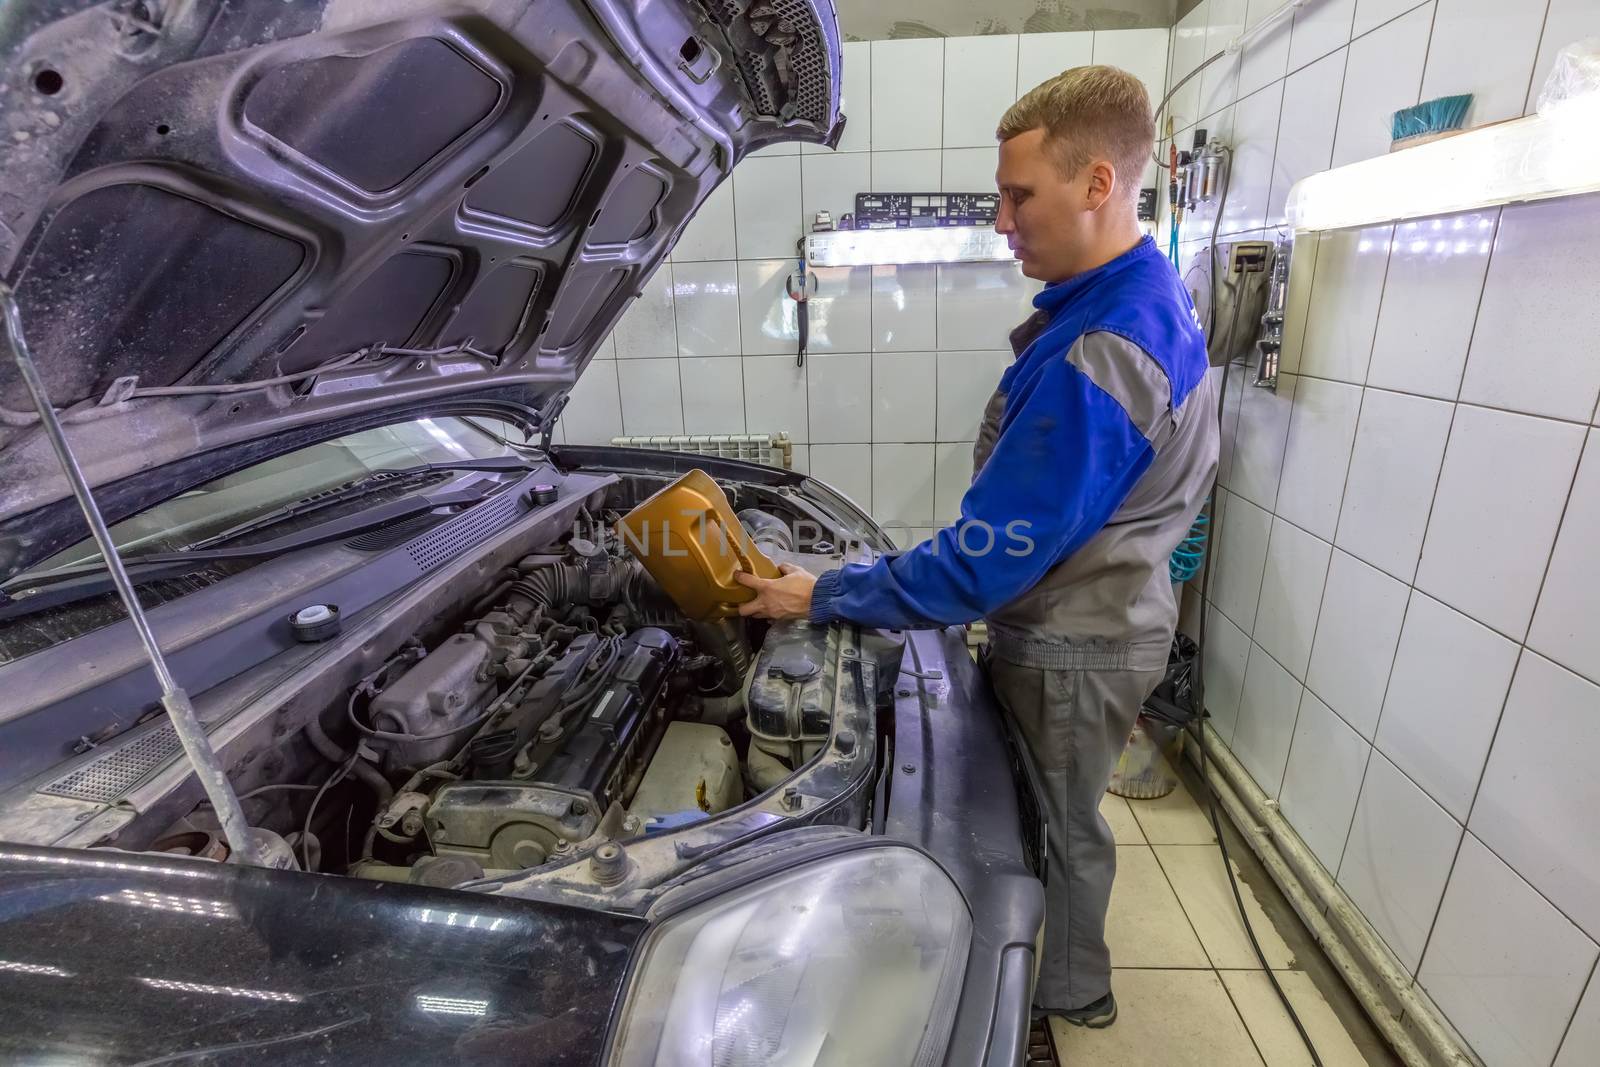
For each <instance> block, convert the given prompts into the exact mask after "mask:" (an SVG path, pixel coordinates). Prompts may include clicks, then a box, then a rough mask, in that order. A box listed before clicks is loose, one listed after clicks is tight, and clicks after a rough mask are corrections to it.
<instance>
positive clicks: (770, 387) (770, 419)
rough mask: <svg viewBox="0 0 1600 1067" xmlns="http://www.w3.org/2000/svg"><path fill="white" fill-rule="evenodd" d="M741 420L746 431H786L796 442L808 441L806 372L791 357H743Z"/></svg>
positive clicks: (809, 438)
mask: <svg viewBox="0 0 1600 1067" xmlns="http://www.w3.org/2000/svg"><path fill="white" fill-rule="evenodd" d="M744 422H745V426H746V431H745V432H746V433H784V432H787V433H788V434H789V437H790V439H791V440H793V441H795V442H797V443H801V444H805V443H809V442H810V440H811V437H810V430H809V420H808V418H807V408H806V372H805V368H804V367H796V366H795V365H794V357H793V356H746V357H745V360H744ZM812 461H813V462H815V456H813V460H812Z"/></svg>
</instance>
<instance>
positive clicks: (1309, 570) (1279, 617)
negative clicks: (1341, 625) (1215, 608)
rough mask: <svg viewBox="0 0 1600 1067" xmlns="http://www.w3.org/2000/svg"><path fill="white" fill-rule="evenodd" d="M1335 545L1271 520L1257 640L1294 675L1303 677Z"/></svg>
mask: <svg viewBox="0 0 1600 1067" xmlns="http://www.w3.org/2000/svg"><path fill="white" fill-rule="evenodd" d="M1332 551H1333V546H1332V545H1330V544H1328V542H1326V541H1323V540H1320V539H1318V538H1316V537H1313V536H1312V535H1311V534H1308V533H1306V532H1305V531H1304V530H1302V529H1300V528H1299V527H1298V526H1293V525H1291V524H1289V523H1287V522H1284V521H1283V520H1282V519H1274V520H1273V523H1272V539H1271V541H1270V542H1268V544H1267V561H1266V566H1265V568H1264V569H1263V571H1262V577H1261V600H1260V603H1259V604H1258V605H1257V607H1256V621H1255V629H1254V631H1253V633H1254V634H1255V639H1256V641H1257V642H1258V643H1259V644H1260V645H1261V646H1262V647H1263V648H1265V649H1266V650H1267V651H1268V652H1270V653H1272V656H1273V658H1274V659H1276V660H1277V661H1278V662H1279V663H1281V664H1283V665H1284V666H1285V667H1287V668H1288V669H1289V672H1290V673H1291V674H1293V675H1294V676H1295V677H1296V678H1299V679H1304V678H1305V676H1306V665H1307V663H1309V662H1310V660H1311V638H1312V635H1313V634H1314V633H1315V632H1316V627H1317V609H1318V607H1319V606H1320V605H1321V603H1322V586H1323V582H1324V581H1326V579H1327V576H1328V556H1329V553H1331V552H1332Z"/></svg>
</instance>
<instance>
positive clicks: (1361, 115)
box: [1333, 4, 1433, 167]
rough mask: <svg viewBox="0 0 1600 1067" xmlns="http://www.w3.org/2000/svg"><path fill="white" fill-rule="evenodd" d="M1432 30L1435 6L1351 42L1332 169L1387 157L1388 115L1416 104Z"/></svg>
mask: <svg viewBox="0 0 1600 1067" xmlns="http://www.w3.org/2000/svg"><path fill="white" fill-rule="evenodd" d="M1432 27H1433V5H1432V4H1426V5H1424V6H1422V7H1419V8H1417V9H1416V10H1415V11H1412V12H1411V13H1410V14H1407V15H1403V16H1401V17H1400V18H1397V19H1395V20H1394V21H1393V22H1391V23H1389V24H1388V25H1386V26H1384V27H1382V28H1381V29H1378V30H1374V31H1373V32H1372V33H1370V34H1368V35H1367V36H1365V37H1362V38H1359V39H1357V40H1355V41H1352V42H1351V43H1350V49H1349V52H1348V54H1347V57H1346V59H1345V68H1344V96H1343V98H1342V99H1341V100H1340V102H1339V129H1338V133H1336V134H1335V135H1334V139H1333V165H1334V166H1336V167H1342V166H1344V165H1345V164H1346V163H1354V162H1356V161H1357V160H1362V159H1372V158H1374V157H1376V156H1381V155H1385V154H1387V153H1388V151H1389V134H1390V132H1391V128H1392V127H1391V124H1390V117H1391V116H1392V115H1393V114H1394V113H1395V112H1396V111H1399V110H1400V109H1401V108H1403V107H1410V106H1411V105H1412V104H1415V103H1416V102H1417V93H1418V92H1419V91H1420V90H1421V87H1422V62H1423V59H1424V58H1425V57H1426V56H1427V54H1428V33H1429V31H1430V30H1431V29H1432Z"/></svg>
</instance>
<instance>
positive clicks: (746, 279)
mask: <svg viewBox="0 0 1600 1067" xmlns="http://www.w3.org/2000/svg"><path fill="white" fill-rule="evenodd" d="M1241 6H1242V5H1241ZM1201 29H1202V31H1203V30H1204V27H1203V26H1202V27H1201ZM1169 36H1170V35H1169V32H1168V31H1167V30H1164V29H1154V30H1151V29H1144V30H1117V31H1107V32H1082V33H1051V34H1027V35H1023V36H1016V35H1011V36H985V37H970V38H959V37H956V38H949V39H945V40H906V41H873V42H870V43H859V44H847V45H845V50H844V70H845V74H844V85H843V96H844V111H845V114H846V115H848V116H849V123H848V124H847V126H846V128H845V134H844V137H843V140H842V141H841V142H840V146H839V149H838V151H829V150H827V149H822V148H815V147H813V146H805V147H804V148H803V149H799V148H796V147H795V146H793V145H784V146H780V147H777V148H772V149H767V150H765V151H762V152H760V153H757V154H756V155H755V156H753V157H751V158H749V159H746V160H745V161H744V162H742V163H741V164H740V165H739V166H738V168H737V169H736V171H735V173H734V175H733V178H732V180H731V181H728V182H725V183H724V184H723V185H722V186H721V187H720V188H719V189H718V190H717V191H716V192H715V193H714V194H713V195H712V196H711V198H710V199H709V200H708V201H707V202H706V204H705V205H704V206H703V207H702V208H701V210H700V212H699V213H698V214H697V215H696V217H695V218H694V219H693V220H692V221H691V222H690V224H689V226H688V228H687V229H686V231H685V233H684V236H683V238H682V239H681V240H680V241H679V243H678V245H677V247H676V248H675V249H674V251H673V254H672V259H671V262H669V263H666V264H663V265H662V267H661V268H660V270H659V271H658V272H657V274H656V276H655V277H654V278H652V279H651V280H650V282H649V283H648V284H647V285H646V286H645V289H644V292H643V293H641V294H640V296H639V299H638V301H637V302H636V303H635V305H634V306H633V307H632V308H631V309H630V310H629V312H628V314H627V315H626V316H625V317H624V319H623V320H622V322H621V323H620V324H619V325H618V327H617V329H616V330H615V331H614V333H613V336H612V339H611V340H610V341H608V342H607V343H606V345H604V346H603V347H602V349H601V352H600V353H599V356H598V358H597V359H596V361H595V363H594V364H593V365H592V366H591V367H590V368H589V370H588V372H587V373H586V374H585V375H584V377H583V379H582V380H581V381H580V383H579V384H578V387H577V388H576V389H575V390H574V393H573V397H572V401H571V404H570V405H569V407H568V408H567V413H566V415H565V416H564V418H563V420H562V422H563V426H562V427H561V433H563V434H564V435H565V438H564V439H565V440H568V441H572V442H575V443H606V442H609V441H610V439H611V438H612V437H613V436H617V435H619V434H630V435H632V434H655V433H690V434H701V433H745V432H749V433H763V432H777V431H788V433H789V435H790V437H791V438H792V439H793V440H794V441H795V442H796V443H797V445H798V446H799V447H797V448H796V450H795V464H796V466H797V467H800V468H801V469H805V467H806V466H807V465H808V464H809V467H810V470H811V472H812V473H813V474H815V475H817V476H818V477H820V478H823V479H825V480H827V481H829V482H831V483H833V484H834V485H836V486H837V487H839V488H841V489H843V490H844V491H845V492H846V493H847V494H849V495H850V496H851V497H852V498H853V499H855V500H856V501H857V502H858V503H860V504H862V505H863V506H865V507H867V508H869V509H870V510H872V511H873V512H874V514H875V516H876V517H877V518H878V519H879V521H880V522H894V523H898V524H901V525H902V526H903V527H905V529H903V530H901V531H897V530H894V529H891V531H890V532H891V534H892V535H894V536H895V537H896V539H897V540H899V541H903V542H909V541H911V540H914V539H916V538H917V537H919V536H922V535H925V534H926V532H927V530H928V529H929V528H930V527H934V526H936V525H937V524H940V523H943V522H946V521H948V520H950V519H951V518H953V517H954V516H955V515H956V514H957V508H958V506H959V504H960V500H961V491H962V489H964V487H965V485H966V484H967V482H968V481H970V479H971V474H972V461H971V453H972V446H971V442H972V440H973V438H974V436H975V434H976V431H977V426H978V421H979V417H980V415H981V414H982V411H983V405H984V403H985V401H986V400H987V399H988V397H989V394H990V393H991V392H992V391H993V389H994V387H995V385H996V383H997V382H998V381H999V379H1000V375H1001V373H1002V372H1003V371H1004V370H1005V368H1006V366H1007V365H1008V364H1009V363H1010V360H1011V352H1010V350H1009V348H1008V347H1007V341H1006V334H1007V333H1008V332H1009V330H1010V328H1011V327H1012V326H1014V325H1015V324H1016V323H1018V322H1020V321H1021V320H1022V319H1023V318H1025V317H1026V316H1027V315H1028V314H1029V313H1030V312H1031V311H1032V304H1031V301H1032V298H1033V294H1034V293H1035V292H1037V291H1038V284H1037V283H1035V282H1031V281H1029V280H1028V279H1026V278H1024V277H1023V276H1022V274H1021V272H1020V270H1019V269H1018V268H1017V267H1016V266H1015V265H1013V264H954V265H947V266H939V267H935V266H931V265H930V266H907V267H900V266H879V267H870V268H859V269H855V270H841V269H824V270H817V271H816V272H815V273H816V274H817V276H818V289H817V292H816V295H815V296H814V297H813V298H812V300H811V304H810V339H811V343H810V355H809V356H808V357H807V359H806V365H805V366H804V367H796V366H795V347H796V342H797V340H798V325H797V321H796V317H795V305H794V303H793V302H792V301H791V300H789V299H788V297H787V296H786V294H785V291H784V282H785V280H786V279H787V278H788V277H789V275H790V273H791V272H792V271H793V270H794V267H795V259H794V257H795V245H796V242H797V241H798V239H799V238H800V236H801V233H802V227H803V226H807V225H808V223H809V220H810V219H811V217H812V216H813V215H814V214H815V213H816V212H817V211H819V210H826V211H830V212H832V213H833V215H834V217H835V218H837V217H838V216H840V215H842V214H844V213H845V212H848V211H853V210H854V206H855V194H856V193H858V192H871V191H878V192H895V191H901V192H915V191H939V190H943V191H951V192H962V191H979V192H984V191H990V190H992V189H993V187H994V168H995V162H996V147H995V140H994V129H995V126H996V124H997V123H998V122H999V119H1000V116H1001V115H1002V114H1003V113H1004V111H1005V109H1006V108H1007V107H1009V106H1010V105H1011V103H1012V102H1013V101H1014V100H1016V99H1017V97H1018V96H1019V95H1021V94H1022V93H1023V92H1026V91H1027V90H1028V89H1031V88H1032V87H1033V86H1034V85H1036V84H1038V83H1039V82H1040V81H1042V80H1044V79H1045V78H1047V77H1049V76H1051V75H1053V74H1056V73H1059V72H1060V71H1062V70H1064V69H1066V68H1068V67H1072V66H1078V65H1081V64H1085V63H1091V62H1094V63H1110V64H1113V65H1115V66H1120V67H1123V68H1124V69H1127V70H1130V71H1132V72H1133V73H1135V74H1137V75H1138V76H1139V77H1140V78H1142V79H1143V80H1144V81H1145V83H1146V85H1147V86H1148V88H1149V91H1150V93H1151V95H1152V97H1154V98H1155V99H1157V100H1159V99H1160V96H1161V92H1162V89H1163V85H1164V77H1165V68H1166V62H1167V52H1168V38H1169ZM1272 122H1273V126H1274V128H1276V122H1277V118H1276V116H1275V115H1274V116H1273V118H1272ZM1152 180H1153V179H1152Z"/></svg>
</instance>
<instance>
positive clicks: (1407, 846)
mask: <svg viewBox="0 0 1600 1067" xmlns="http://www.w3.org/2000/svg"><path fill="white" fill-rule="evenodd" d="M1461 837H1462V833H1461V825H1460V824H1459V823H1457V822H1456V821H1455V820H1454V819H1452V818H1451V817H1450V815H1449V813H1448V812H1446V811H1445V810H1444V809H1443V808H1441V807H1439V805H1437V804H1435V803H1434V802H1433V801H1432V800H1429V799H1428V796H1427V794H1426V793H1424V792H1423V791H1422V790H1420V789H1418V788H1417V787H1416V786H1415V785H1414V784H1412V782H1411V781H1410V780H1409V779H1407V778H1406V776H1405V775H1403V774H1401V773H1400V771H1399V770H1397V769H1396V768H1395V766H1394V764H1392V763H1390V762H1389V761H1388V760H1386V759H1384V758H1383V754H1382V753H1380V752H1374V753H1373V754H1372V759H1371V760H1370V761H1369V762H1368V764H1367V777H1366V780H1365V781H1364V782H1363V783H1362V786H1361V799H1360V800H1359V801H1358V802H1357V803H1356V814H1355V821H1354V822H1353V823H1352V825H1351V827H1350V840H1349V843H1348V844H1346V845H1345V849H1344V858H1343V860H1342V861H1341V862H1340V864H1339V885H1340V887H1341V888H1342V889H1343V890H1344V891H1345V892H1346V893H1349V894H1350V898H1351V899H1352V900H1354V901H1355V903H1356V907H1358V908H1360V909H1361V914H1363V915H1365V916H1366V917H1367V920H1368V921H1369V922H1371V923H1372V925H1373V926H1374V927H1375V928H1376V929H1377V931H1378V933H1379V934H1380V935H1382V937H1383V940H1384V941H1385V942H1386V943H1387V944H1388V946H1389V948H1391V949H1392V950H1393V951H1394V954H1395V955H1396V956H1398V957H1400V962H1401V963H1402V964H1404V965H1405V968H1406V970H1407V971H1409V972H1411V973H1413V974H1414V973H1416V969H1417V965H1418V964H1419V963H1420V962H1421V960H1422V950H1423V947H1424V946H1425V945H1426V944H1427V940H1428V930H1429V928H1430V927H1432V925H1433V917H1434V915H1435V914H1436V913H1437V912H1438V910H1439V900H1440V898H1441V897H1443V896H1444V888H1445V883H1446V882H1447V881H1448V880H1449V878H1450V866H1451V864H1452V863H1453V862H1454V861H1455V855H1456V846H1457V845H1458V844H1460V842H1461Z"/></svg>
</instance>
